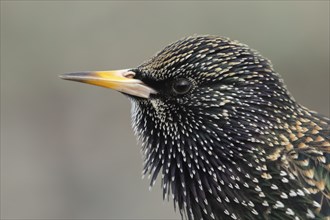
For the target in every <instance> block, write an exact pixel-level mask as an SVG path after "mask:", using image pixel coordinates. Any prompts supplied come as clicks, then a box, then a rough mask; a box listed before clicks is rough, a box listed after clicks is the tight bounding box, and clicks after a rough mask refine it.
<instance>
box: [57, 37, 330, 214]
mask: <svg viewBox="0 0 330 220" xmlns="http://www.w3.org/2000/svg"><path fill="white" fill-rule="evenodd" d="M61 77H62V78H63V79H66V80H73V81H78V82H83V83H88V84H93V85H97V86H102V87H107V88H111V89H115V90H117V91H119V92H121V93H123V94H125V95H127V96H128V97H129V99H130V100H131V103H132V111H131V112H132V124H133V130H134V132H135V134H136V135H137V137H138V139H139V140H140V142H141V144H142V151H143V153H144V159H145V161H144V171H143V173H144V174H145V175H148V176H149V177H150V179H151V183H150V185H151V186H153V185H154V183H155V180H156V177H157V176H158V175H160V176H161V186H162V190H163V198H168V196H169V195H171V196H172V198H173V200H174V208H175V209H176V208H178V209H179V211H180V213H181V216H182V218H183V219H195V220H199V219H204V220H213V219H215V220H223V219H242V220H244V219H249V220H252V219H253V220H256V219H268V220H270V219H278V220H281V219H295V220H297V219H301V220H303V219H327V220H329V219H330V174H329V173H330V119H329V118H326V117H324V116H322V115H320V114H318V113H316V112H314V111H310V110H309V109H307V108H305V107H304V106H302V105H300V104H299V103H297V102H296V101H295V99H294V98H293V97H292V96H291V95H290V93H289V92H288V90H287V89H286V86H285V85H284V82H283V80H282V78H281V77H280V76H279V74H278V73H277V72H276V71H275V70H274V69H273V66H272V64H271V62H270V61H269V60H268V59H266V58H265V57H263V56H261V55H260V54H259V53H258V52H257V51H255V50H253V49H251V48H249V47H248V46H247V45H245V44H242V43H239V42H237V41H233V40H230V39H228V38H224V37H217V36H192V37H187V38H184V39H181V40H179V41H177V42H175V43H172V44H170V45H168V46H166V47H165V48H164V49H163V50H162V51H160V52H158V53H157V54H156V55H155V56H154V57H152V58H151V59H150V60H148V61H146V62H144V63H143V64H141V65H140V66H139V67H137V68H132V69H126V70H117V71H94V72H79V73H68V74H64V75H62V76H61Z"/></svg>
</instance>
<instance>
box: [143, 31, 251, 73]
mask: <svg viewBox="0 0 330 220" xmlns="http://www.w3.org/2000/svg"><path fill="white" fill-rule="evenodd" d="M243 53H244V54H245V56H250V57H253V56H254V54H253V53H252V52H251V51H250V49H249V48H248V47H247V46H246V45H244V44H241V43H239V42H237V41H232V40H230V39H228V38H224V37H215V36H194V37H188V38H184V39H182V40H179V41H177V42H174V43H172V44H170V45H168V46H167V47H165V48H164V49H163V50H161V51H160V52H158V53H157V54H156V55H155V56H154V57H152V58H151V59H150V60H148V61H146V62H145V63H143V64H142V65H140V67H139V69H140V70H142V71H143V72H146V73H149V74H151V75H153V76H156V77H157V78H159V79H164V78H167V77H173V76H175V75H178V74H180V75H184V74H187V75H190V76H192V75H195V76H201V75H203V77H207V76H210V77H212V76H218V75H219V74H221V73H222V72H225V71H228V70H229V69H228V67H234V66H235V65H236V64H239V62H238V60H237V57H238V56H239V55H241V54H243ZM241 61H242V60H241Z"/></svg>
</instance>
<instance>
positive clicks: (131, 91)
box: [60, 69, 157, 98]
mask: <svg viewBox="0 0 330 220" xmlns="http://www.w3.org/2000/svg"><path fill="white" fill-rule="evenodd" d="M134 76H135V72H133V71H131V70H129V69H126V70H114V71H92V72H78V73H66V74H63V75H60V78H62V79H65V80H72V81H77V82H82V83H88V84H92V85H96V86H102V87H106V88H110V89H114V90H117V91H119V92H123V93H126V94H128V95H133V96H137V97H142V98H149V96H150V94H155V93H157V92H156V91H155V90H154V89H152V88H150V87H149V86H147V85H145V84H144V83H143V82H142V81H141V80H138V79H134Z"/></svg>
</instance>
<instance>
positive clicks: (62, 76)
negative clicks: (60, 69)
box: [58, 73, 67, 79]
mask: <svg viewBox="0 0 330 220" xmlns="http://www.w3.org/2000/svg"><path fill="white" fill-rule="evenodd" d="M58 77H59V78H60V79H66V77H67V76H66V74H65V73H64V74H60V75H58Z"/></svg>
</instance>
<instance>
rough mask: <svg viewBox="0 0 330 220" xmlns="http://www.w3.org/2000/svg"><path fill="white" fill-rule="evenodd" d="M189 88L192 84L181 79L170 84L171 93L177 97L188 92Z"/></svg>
mask: <svg viewBox="0 0 330 220" xmlns="http://www.w3.org/2000/svg"><path fill="white" fill-rule="evenodd" d="M191 87H192V83H191V82H190V81H189V80H188V79H183V78H179V79H176V80H175V81H174V82H173V84H172V89H173V91H174V92H175V93H176V94H179V95H182V94H185V93H187V92H189V90H190V89H191Z"/></svg>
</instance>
